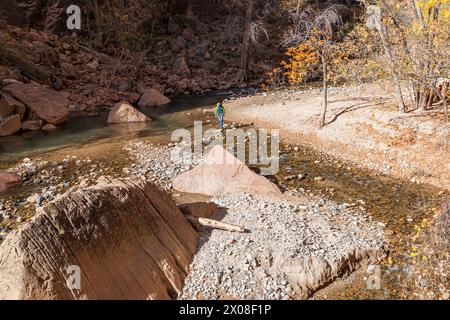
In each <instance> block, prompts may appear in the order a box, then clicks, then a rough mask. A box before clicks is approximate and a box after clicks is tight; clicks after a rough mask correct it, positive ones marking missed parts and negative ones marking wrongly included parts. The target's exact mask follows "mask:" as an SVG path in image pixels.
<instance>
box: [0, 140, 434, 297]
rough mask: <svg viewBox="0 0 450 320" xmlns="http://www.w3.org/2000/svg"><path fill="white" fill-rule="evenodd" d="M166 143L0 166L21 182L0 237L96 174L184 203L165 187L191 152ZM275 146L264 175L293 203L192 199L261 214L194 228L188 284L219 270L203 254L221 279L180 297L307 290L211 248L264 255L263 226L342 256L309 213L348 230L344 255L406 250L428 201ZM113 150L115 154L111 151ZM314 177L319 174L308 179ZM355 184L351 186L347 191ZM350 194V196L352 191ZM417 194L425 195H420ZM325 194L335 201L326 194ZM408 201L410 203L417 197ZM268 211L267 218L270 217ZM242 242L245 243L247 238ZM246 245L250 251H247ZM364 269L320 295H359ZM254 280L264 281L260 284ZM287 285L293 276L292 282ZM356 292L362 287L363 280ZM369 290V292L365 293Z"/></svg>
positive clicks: (92, 149)
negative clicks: (277, 161) (276, 155)
mask: <svg viewBox="0 0 450 320" xmlns="http://www.w3.org/2000/svg"><path fill="white" fill-rule="evenodd" d="M176 147H177V144H174V143H170V144H167V145H158V144H155V143H151V142H148V141H147V140H146V139H145V138H144V139H143V138H140V139H136V140H133V141H129V142H126V141H121V142H114V143H107V144H102V145H98V144H94V145H92V146H89V145H88V146H85V147H83V148H81V149H78V148H74V149H72V150H70V149H69V150H61V151H58V152H53V153H51V154H47V155H45V154H43V155H40V156H36V157H34V158H33V159H23V160H22V161H20V163H17V164H15V165H12V166H9V167H5V166H3V167H2V169H8V170H9V171H12V172H15V173H18V174H19V175H21V177H22V178H23V181H24V182H23V183H24V184H23V186H22V188H21V189H19V191H18V192H16V193H14V194H10V195H7V196H2V198H1V201H0V205H1V208H2V209H1V210H2V216H3V218H2V219H1V221H0V223H1V227H2V234H1V235H2V237H5V236H6V235H7V234H8V233H10V232H11V230H14V229H16V228H17V227H19V226H20V225H23V224H24V223H25V222H26V221H28V220H29V219H30V218H31V217H33V216H34V214H35V209H36V208H39V207H41V206H43V205H45V204H47V203H48V202H50V201H52V200H53V199H54V198H55V197H56V196H57V195H58V194H63V193H64V192H66V191H67V190H68V189H70V188H71V187H73V186H76V185H79V184H80V183H81V182H82V183H83V185H84V186H89V185H93V184H95V183H96V181H97V178H98V177H99V176H102V175H107V176H110V177H115V178H117V177H134V178H139V179H145V180H148V181H151V182H154V183H156V184H157V185H158V186H159V187H160V188H163V189H165V190H167V191H169V192H170V193H172V196H173V197H174V199H175V200H176V201H177V203H184V202H186V201H187V200H186V197H185V195H183V194H180V193H179V192H177V191H174V190H173V189H172V180H173V179H174V178H175V177H176V176H178V175H180V174H181V173H183V172H186V171H188V170H191V169H192V168H194V167H195V166H196V165H197V164H198V163H199V162H200V160H201V159H190V158H185V159H182V158H181V159H180V158H174V157H173V151H174V150H176ZM281 152H282V153H281V161H282V163H281V171H280V173H279V174H278V175H277V176H276V177H272V181H274V182H276V183H277V185H278V186H280V187H282V189H283V190H285V196H288V195H293V196H295V198H296V199H297V200H295V201H294V203H292V202H289V201H287V202H285V201H284V200H283V201H281V200H278V201H274V200H269V201H268V200H267V199H263V198H259V197H253V196H249V197H248V198H247V197H246V196H243V195H241V196H239V195H236V196H235V197H236V198H234V196H225V197H223V198H222V197H219V198H208V197H206V198H202V199H201V201H215V202H217V203H218V204H219V205H220V206H222V207H223V208H227V214H226V215H225V216H220V213H219V217H218V218H219V219H223V221H224V222H228V223H232V224H234V223H236V224H240V225H242V226H244V227H247V228H248V227H251V223H252V222H254V221H252V220H251V219H250V218H249V217H252V216H257V217H259V218H261V219H260V220H261V221H260V220H258V226H259V227H261V228H259V227H258V228H257V229H255V232H254V233H249V234H242V235H241V234H235V233H228V232H226V231H213V232H212V233H211V232H210V230H208V229H204V230H202V231H201V236H202V239H203V240H202V241H203V242H202V243H201V246H200V248H199V251H198V253H197V255H196V257H195V259H194V264H193V269H192V270H193V271H192V273H191V276H192V281H193V282H197V281H198V279H199V278H202V277H204V275H205V274H209V272H210V271H213V274H220V272H219V271H217V270H210V269H209V268H210V267H209V266H208V265H205V264H203V263H202V262H201V261H203V259H210V260H207V261H209V262H210V263H212V264H213V261H216V260H217V259H219V258H220V259H222V258H223V259H224V261H226V263H224V264H223V265H219V266H218V267H220V268H222V269H223V270H225V271H224V274H226V275H227V276H226V278H223V279H222V280H223V283H222V282H221V285H220V286H219V287H220V290H216V289H214V287H215V286H217V285H216V282H215V281H216V280H214V279H212V278H207V281H206V282H207V283H208V285H206V284H205V286H204V287H203V286H201V287H199V288H196V287H195V286H194V285H193V282H189V281H190V280H188V282H186V287H185V288H186V289H185V292H184V293H183V295H182V296H180V297H181V298H182V297H184V296H186V297H187V296H189V297H196V298H199V299H201V298H202V295H197V293H198V292H199V291H204V292H205V293H206V295H208V296H211V297H212V296H218V297H234V298H236V297H240V295H241V294H242V295H244V296H245V297H267V298H271V299H275V298H278V299H283V298H284V299H291V298H300V297H306V296H310V295H311V293H313V292H314V291H315V289H314V288H316V287H315V286H312V287H298V286H297V288H295V286H294V285H291V284H290V283H291V282H290V281H292V279H291V280H289V279H288V278H287V276H286V275H283V276H280V277H279V276H278V275H277V273H276V272H274V269H272V268H271V267H270V266H269V265H267V264H263V265H259V266H257V267H260V269H258V270H264V272H266V273H267V278H263V279H262V280H261V279H260V276H259V273H258V274H252V273H251V272H250V271H252V269H251V268H253V267H251V268H249V270H244V268H245V266H243V268H239V269H240V271H239V272H235V271H230V269H227V268H228V266H229V264H231V260H230V259H232V258H233V254H234V253H233V254H231V256H228V255H227V254H229V251H232V252H233V249H230V248H232V246H233V245H231V246H230V248H228V247H227V248H226V249H225V251H223V252H222V251H218V252H217V246H218V245H220V246H221V245H222V243H228V241H230V242H232V243H234V240H236V239H240V240H239V241H242V243H244V241H247V240H246V239H249V240H250V244H248V245H247V244H245V246H241V245H237V246H236V252H235V253H236V256H237V257H239V258H238V261H245V259H247V256H246V254H247V252H246V250H244V249H245V248H247V247H249V248H252V249H254V247H253V246H255V245H256V244H255V243H256V242H257V241H259V243H260V248H261V250H262V252H263V253H264V255H265V254H267V255H268V254H269V253H270V254H273V252H272V251H273V248H274V246H273V245H268V243H272V244H273V242H270V241H269V242H267V243H266V242H264V241H268V240H269V239H266V238H264V236H263V234H264V233H270V232H273V237H274V239H275V238H276V239H277V241H283V240H282V239H285V240H286V243H289V242H290V241H291V239H293V238H296V237H299V238H302V237H309V236H314V237H313V239H314V241H313V243H314V244H315V245H316V246H319V247H320V246H324V245H325V244H327V243H328V244H330V246H325V247H324V248H326V249H324V250H323V252H322V253H321V252H317V253H316V252H315V251H314V250H313V249H311V246H309V245H307V244H305V245H301V244H298V247H299V248H303V249H305V250H310V251H308V252H310V253H311V254H317V256H318V257H319V256H320V255H322V257H323V258H326V259H328V258H329V256H328V254H331V253H332V252H334V251H335V250H337V251H336V252H340V253H343V254H344V253H345V252H343V251H339V250H338V249H339V246H338V245H335V246H334V247H333V246H331V245H332V243H334V242H333V241H334V240H332V241H331V242H327V241H328V240H327V239H322V235H321V234H322V233H321V232H319V231H318V229H316V228H315V227H314V225H311V224H310V218H311V217H314V216H315V215H316V216H317V218H318V219H319V220H320V221H321V222H320V223H321V224H322V223H323V224H322V226H323V227H324V228H325V229H327V228H328V227H327V226H331V225H335V224H336V226H337V229H336V232H338V233H341V234H343V235H344V234H347V233H348V232H353V231H354V232H356V235H357V239H359V240H358V241H356V242H353V241H352V240H350V239H349V238H345V237H343V238H341V239H342V241H343V242H342V244H345V246H343V248H344V247H346V248H348V249H349V250H350V251H347V253H348V252H351V250H354V249H355V250H357V248H367V246H368V245H369V244H370V242H371V241H374V242H373V245H374V246H375V248H379V249H380V250H381V249H383V250H381V251H377V252H378V253H381V252H385V251H384V249H385V246H384V244H382V243H383V242H384V241H386V242H387V243H389V244H390V245H389V250H390V251H391V253H393V255H390V258H389V259H385V260H384V262H382V265H389V264H392V261H394V262H395V263H396V262H397V260H395V259H397V258H395V257H396V256H397V255H399V256H404V252H405V250H407V248H405V244H404V240H405V239H406V240H408V241H409V238H408V236H407V235H408V232H409V231H407V230H409V229H408V228H410V227H411V228H412V227H413V226H414V224H415V223H416V222H418V221H420V219H421V217H422V215H424V214H426V212H428V208H431V206H434V204H433V203H432V202H430V203H428V204H424V207H423V210H422V209H418V208H415V205H416V202H417V201H418V200H419V199H418V198H417V197H416V196H414V194H415V193H414V192H416V191H414V185H415V184H414V183H409V182H408V183H407V182H401V181H398V180H395V182H394V180H393V181H392V182H389V179H388V178H379V179H380V180H377V181H375V180H374V179H376V178H375V176H376V175H374V176H369V173H367V177H366V173H362V172H359V171H354V172H353V171H350V170H351V164H350V163H345V162H339V161H338V162H336V161H335V160H333V159H332V158H329V157H328V156H326V155H323V156H320V157H319V156H317V155H314V152H311V151H307V150H304V149H303V148H302V147H297V146H290V145H286V146H285V145H283V146H282V150H281ZM117 154H120V155H121V156H120V157H117ZM114 155H115V156H114ZM112 159H114V160H112ZM306 164H307V165H306ZM331 169H332V170H331ZM347 170H349V171H347ZM300 176H301V177H300ZM318 177H320V178H321V179H316V178H318ZM341 179H343V185H345V187H343V186H339V185H338V184H337V183H338V181H340V180H341ZM355 179H356V180H355ZM361 183H363V184H365V185H366V187H365V188H367V194H365V193H364V189H361ZM356 189H357V190H358V192H356ZM386 190H391V191H390V193H391V194H392V195H393V196H394V195H395V197H396V199H397V200H398V199H405V201H408V204H404V205H405V206H408V207H409V206H410V209H409V210H411V211H408V210H407V209H408V208H404V209H405V210H403V209H402V208H400V207H401V206H402V205H401V204H399V203H398V202H395V201H394V199H391V200H392V205H391V204H390V202H389V204H387V203H388V202H386V200H388V201H390V200H389V199H390V198H389V196H387V195H386ZM430 190H431V189H430ZM353 191H355V192H356V194H353ZM399 192H400V193H399ZM430 192H431V191H430ZM403 193H406V195H410V196H411V198H405V197H404V194H403ZM436 193H437V191H436ZM378 194H384V197H385V199H381V200H380V198H379V196H378ZM423 196H425V195H424V194H423ZM372 197H373V199H372ZM426 197H427V198H426V201H432V198H431V197H429V195H426ZM187 198H189V197H187ZM350 198H351V199H350ZM192 199H194V200H192ZM330 199H335V201H332V200H330ZM363 199H364V200H363ZM196 201H199V200H198V197H197V198H195V197H194V198H192V197H191V198H189V202H196ZM437 201H439V200H437ZM417 205H419V203H418V202H417ZM399 206H400V207H399ZM396 208H397V209H396ZM242 212H247V213H248V215H247V214H246V215H241V214H240V213H242ZM411 212H414V214H411ZM272 213H273V215H272ZM268 215H270V216H268ZM278 215H279V217H278V219H276V220H277V221H274V220H272V219H275V218H276V217H277V216H278ZM294 217H295V218H294ZM297 217H299V219H298V221H297V219H296V218H297ZM337 217H342V219H343V220H340V219H338V220H336V218H337ZM259 218H258V219H259ZM300 218H301V219H300ZM286 219H287V220H286ZM305 219H306V220H305ZM346 219H347V220H346ZM352 219H354V220H352ZM406 219H407V220H406ZM278 220H279V222H280V223H281V222H283V223H284V222H286V223H287V224H288V225H289V228H291V227H292V228H291V229H297V231H295V230H291V231H292V234H291V233H289V232H288V234H289V235H290V236H289V237H290V238H289V239H288V238H286V237H285V236H284V234H283V233H281V231H280V230H283V228H285V227H284V226H283V225H281V224H278ZM288 220H289V221H288ZM266 222H267V223H268V224H267V225H265V223H266ZM344 222H345V223H344ZM349 222H350V223H349ZM381 222H383V223H381ZM353 223H355V224H353ZM300 224H301V225H302V226H300ZM268 226H271V228H268V229H264V227H268ZM274 226H275V227H276V228H275V229H273V228H274ZM352 228H354V229H352ZM250 229H251V228H250ZM325 229H324V230H325ZM350 229H351V230H353V231H351V230H350ZM383 230H384V231H383ZM285 231H286V230H285ZM328 231H330V230H329V229H327V231H326V232H328ZM296 232H298V233H300V234H297V233H296ZM330 232H331V233H332V232H334V231H333V230H331V231H330ZM383 233H384V235H383ZM356 235H355V236H356ZM316 236H317V237H316ZM353 236H354V235H353V234H352V237H353ZM252 239H253V240H252ZM336 239H337V238H336ZM366 240H367V241H368V242H366ZM223 241H225V242H223ZM251 241H253V245H252V244H251V243H252V242H251ZM324 241H325V242H324ZM336 241H337V240H336ZM375 242H376V244H375ZM295 243H297V242H295ZM293 245H294V244H293ZM303 249H302V250H303ZM256 252H259V251H258V250H256ZM378 253H376V254H375V256H377V255H378ZM275 255H276V254H275ZM344 256H345V255H344ZM373 257H374V256H372V255H370V257H369V258H370V259H371V258H373ZM282 258H283V259H284V258H286V259H288V258H289V257H288V256H287V257H284V256H283V257H280V259H282ZM370 259H366V261H367V262H368V261H370ZM393 259H394V260H393ZM361 263H363V262H361ZM364 263H366V262H364ZM251 264H252V262H251V261H250V262H249V264H245V265H248V266H251ZM354 268H357V266H356V265H355V266H354ZM222 269H221V270H222ZM202 270H204V271H202ZM218 270H219V269H218ZM227 270H228V271H227ZM336 270H337V269H336ZM339 270H340V271H342V273H341V272H340V271H339V272H337V274H336V275H335V276H333V277H332V279H335V278H336V277H337V278H339V276H342V275H346V274H347V273H346V272H345V271H344V269H342V270H341V269H339ZM352 270H353V269H352ZM216 271H217V272H216ZM347 271H348V270H347ZM364 276H366V273H365V272H364V271H362V272H361V273H359V276H358V277H357V280H354V281H353V282H352V283H350V284H346V285H345V286H343V287H341V288H340V289H338V291H337V292H334V293H332V294H328V296H327V297H328V298H329V297H337V296H339V295H340V294H341V293H342V292H343V291H342V290H344V291H345V292H353V294H355V295H356V296H359V297H364V296H365V295H364V294H362V295H360V293H361V292H360V291H358V292H356V291H355V290H356V289H355V288H354V286H355V284H354V283H355V281H356V283H358V284H363V283H364V281H365V280H364ZM247 277H249V279H251V280H252V281H257V282H258V286H259V287H258V289H257V291H256V292H248V291H246V290H247V289H248V288H243V287H240V286H239V283H240V282H241V281H243V279H247ZM202 279H203V278H202ZM264 279H267V281H265V280H264ZM222 280H220V281H222ZM283 281H285V282H286V284H285V285H283V283H284V282H283ZM330 281H332V280H330ZM233 283H234V284H236V287H234V286H230V284H233ZM292 283H295V281H294V282H292ZM288 284H289V286H288ZM277 286H281V288H279V289H277V288H278V287H277ZM268 287H271V288H272V291H270V290H269V291H270V292H269V291H265V290H266V289H265V288H268ZM227 288H228V289H227ZM227 290H228V291H227ZM286 290H287V291H288V292H286ZM290 290H292V292H290ZM358 290H361V291H363V292H367V291H366V289H365V287H364V288H361V289H358ZM389 290H390V289H389ZM372 293H375V292H372ZM394 296H395V295H394ZM370 297H372V298H373V296H370Z"/></svg>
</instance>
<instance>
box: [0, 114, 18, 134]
mask: <svg viewBox="0 0 450 320" xmlns="http://www.w3.org/2000/svg"><path fill="white" fill-rule="evenodd" d="M19 130H20V116H19V115H18V114H15V115H12V116H9V117H7V118H6V119H4V120H3V121H1V122H0V137H4V136H10V135H12V134H14V133H16V132H17V131H19Z"/></svg>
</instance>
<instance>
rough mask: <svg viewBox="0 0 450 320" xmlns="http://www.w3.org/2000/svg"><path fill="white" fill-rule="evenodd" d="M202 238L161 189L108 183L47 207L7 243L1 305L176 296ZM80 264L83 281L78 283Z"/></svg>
mask: <svg viewBox="0 0 450 320" xmlns="http://www.w3.org/2000/svg"><path fill="white" fill-rule="evenodd" d="M197 239H198V234H197V233H196V232H195V231H194V229H193V228H192V226H191V225H190V224H189V222H188V221H187V219H186V218H185V217H184V215H183V214H182V213H181V211H180V210H179V209H178V208H177V206H176V204H175V203H174V202H173V200H172V199H171V197H170V195H169V194H167V193H166V192H164V191H161V190H160V189H159V188H157V187H156V186H155V185H153V184H151V183H148V182H145V181H143V180H136V179H133V180H131V179H118V180H110V179H107V178H100V179H99V181H98V184H97V185H95V186H91V187H84V188H83V187H75V188H73V189H71V190H69V191H68V192H67V193H66V194H64V195H62V196H60V197H58V198H57V199H55V200H54V201H53V202H52V203H50V204H48V205H46V206H44V207H43V208H39V209H38V212H37V214H36V216H35V217H34V218H33V219H32V220H31V221H30V222H29V223H27V224H25V225H24V226H22V227H21V228H19V229H18V230H16V231H13V232H12V233H10V234H9V235H8V236H7V237H6V238H5V240H4V241H3V243H2V244H1V245H0V274H1V275H2V276H1V277H0V300H1V299H38V300H39V299H62V300H71V299H113V300H114V299H118V300H121V299H138V300H140V299H172V298H176V297H177V294H178V293H179V292H180V291H181V289H182V286H183V282H184V278H185V277H186V275H187V268H188V266H189V265H190V262H191V259H192V257H193V255H194V253H195V251H196V247H197ZM74 266H78V267H79V271H80V272H79V275H80V278H79V282H77V281H75V282H72V280H73V278H72V277H71V275H73V273H71V272H72V271H71V270H76V267H74ZM68 271H70V272H68ZM68 283H69V285H68ZM77 283H78V284H79V285H80V286H78V285H77ZM78 288H80V289H78Z"/></svg>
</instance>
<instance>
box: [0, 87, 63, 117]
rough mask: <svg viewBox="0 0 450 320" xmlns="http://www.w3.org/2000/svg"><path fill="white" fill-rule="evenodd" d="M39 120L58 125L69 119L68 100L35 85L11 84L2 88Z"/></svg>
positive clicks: (57, 93) (55, 92) (52, 91)
mask: <svg viewBox="0 0 450 320" xmlns="http://www.w3.org/2000/svg"><path fill="white" fill-rule="evenodd" d="M3 89H4V90H5V91H6V92H8V93H9V94H11V95H12V96H13V97H14V98H16V99H17V100H19V101H20V102H22V103H23V104H25V105H26V106H27V107H28V108H29V109H30V110H31V111H32V112H33V113H34V114H36V115H37V116H38V117H39V118H40V119H42V120H45V121H47V122H49V123H51V124H54V125H58V124H61V123H63V122H65V121H66V120H67V118H68V117H69V100H68V99H67V97H65V96H64V95H63V94H61V93H59V92H57V91H54V90H51V89H47V88H46V87H44V86H41V85H39V84H36V83H29V84H24V83H21V82H17V83H11V84H9V85H7V86H6V87H4V88H3Z"/></svg>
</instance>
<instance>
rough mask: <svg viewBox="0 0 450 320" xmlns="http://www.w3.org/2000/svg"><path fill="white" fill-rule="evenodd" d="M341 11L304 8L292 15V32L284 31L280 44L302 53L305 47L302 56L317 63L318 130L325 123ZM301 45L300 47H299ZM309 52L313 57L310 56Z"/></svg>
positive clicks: (335, 8)
mask: <svg viewBox="0 0 450 320" xmlns="http://www.w3.org/2000/svg"><path fill="white" fill-rule="evenodd" d="M344 8H345V6H342V5H330V6H328V7H326V8H325V9H323V10H321V11H319V12H317V11H315V10H311V9H305V10H303V11H301V12H299V13H297V12H295V13H293V14H292V20H293V26H292V29H291V30H289V31H288V32H287V34H286V35H285V37H284V41H283V46H285V47H287V48H289V47H297V50H298V49H300V51H302V50H303V53H307V52H306V51H305V49H306V48H307V51H310V52H309V54H307V55H306V56H308V57H309V58H310V59H312V60H314V55H315V57H316V58H318V60H319V61H320V66H321V73H322V95H323V109H322V114H321V117H320V127H321V128H322V127H324V126H325V124H326V114H327V109H328V83H329V71H330V63H331V61H333V58H334V54H335V52H336V49H337V46H336V45H335V40H336V39H335V30H336V28H338V27H339V26H341V25H342V17H341V15H340V14H339V12H340V10H341V9H344ZM302 45H303V47H301V46H302ZM299 46H300V47H299ZM311 52H312V53H314V55H311ZM288 53H289V50H288ZM291 77H292V76H291Z"/></svg>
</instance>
